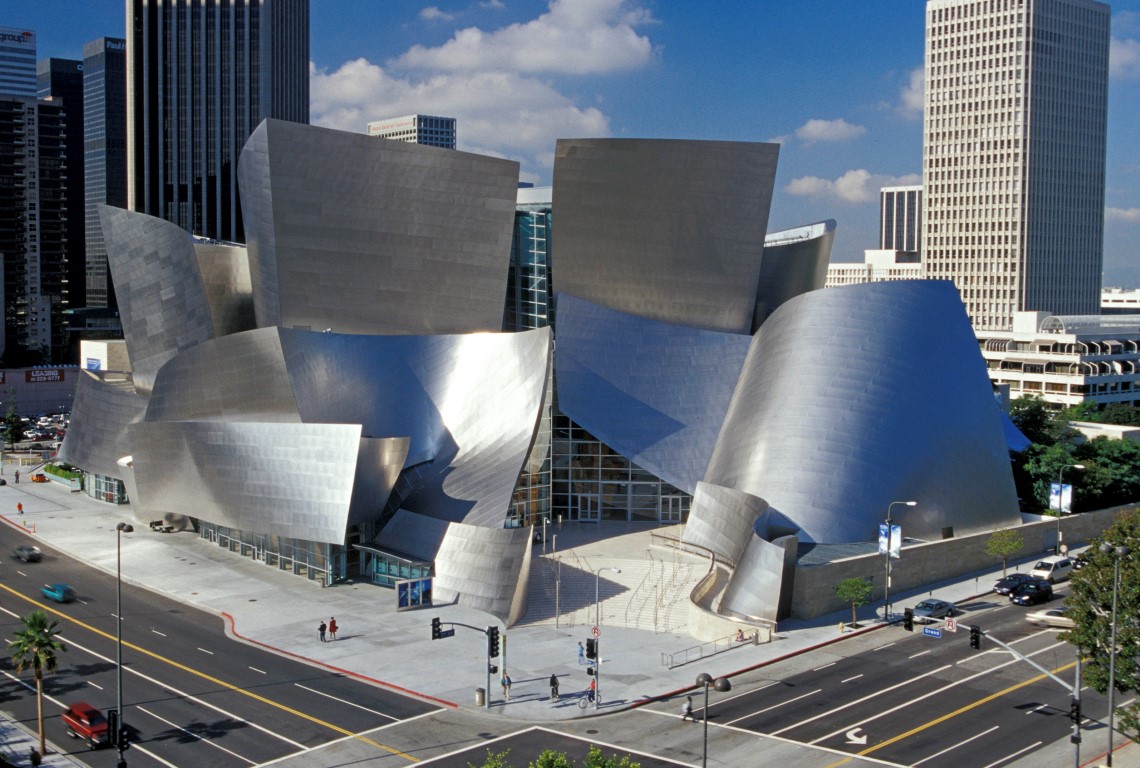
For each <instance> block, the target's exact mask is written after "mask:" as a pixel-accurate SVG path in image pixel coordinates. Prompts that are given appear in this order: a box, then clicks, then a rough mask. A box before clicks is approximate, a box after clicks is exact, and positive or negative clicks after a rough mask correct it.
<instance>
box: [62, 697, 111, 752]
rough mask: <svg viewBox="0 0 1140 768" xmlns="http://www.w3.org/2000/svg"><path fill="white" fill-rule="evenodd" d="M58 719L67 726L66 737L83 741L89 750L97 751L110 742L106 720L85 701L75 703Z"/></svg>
mask: <svg viewBox="0 0 1140 768" xmlns="http://www.w3.org/2000/svg"><path fill="white" fill-rule="evenodd" d="M60 717H62V718H63V722H64V725H66V726H67V735H68V736H70V737H72V738H73V739H84V740H85V741H86V742H87V746H88V747H90V748H91V749H97V748H98V747H101V746H104V745H105V744H108V743H110V741H111V739H110V728H109V726H108V723H107V718H105V717H103V713H102V712H100V711H99V710H97V709H95V707H93V706H91V705H90V704H88V703H87V702H85V701H77V702H75V703H74V704H72V705H71V706H70V707H68V708H67V709H65V710H64V711H63V714H62V715H60Z"/></svg>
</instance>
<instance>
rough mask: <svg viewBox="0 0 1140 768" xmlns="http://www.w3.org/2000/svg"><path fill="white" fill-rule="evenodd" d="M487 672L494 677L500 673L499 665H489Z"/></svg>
mask: <svg viewBox="0 0 1140 768" xmlns="http://www.w3.org/2000/svg"><path fill="white" fill-rule="evenodd" d="M487 672H489V673H490V674H492V675H496V674H498V673H499V665H498V664H488V665H487Z"/></svg>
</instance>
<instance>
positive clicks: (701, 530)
mask: <svg viewBox="0 0 1140 768" xmlns="http://www.w3.org/2000/svg"><path fill="white" fill-rule="evenodd" d="M767 511H768V503H767V502H766V501H764V500H763V499H761V498H757V497H756V496H753V495H751V494H748V493H745V492H744V491H737V490H734V489H732V488H721V487H720V486H716V485H709V484H708V483H697V488H696V492H695V493H694V494H693V504H692V507H691V508H690V509H689V519H688V521H687V522H686V523H685V530H684V531H683V532H682V534H681V540H682V541H684V542H685V543H686V544H697V545H698V546H702V547H704V548H705V549H711V550H712V551H713V552H715V553H716V554H717V555H718V556H720V557H721V558H724V559H726V560H728V561H729V562H730V563H732V564H734V565H735V564H736V563H737V562H739V561H740V557H741V555H742V554H743V553H744V548H745V546H746V545H747V544H748V541H749V540H750V539H751V538H752V535H753V533H754V532H755V529H756V521H757V520H759V519H760V516H761V515H763V514H764V513H765V512H767Z"/></svg>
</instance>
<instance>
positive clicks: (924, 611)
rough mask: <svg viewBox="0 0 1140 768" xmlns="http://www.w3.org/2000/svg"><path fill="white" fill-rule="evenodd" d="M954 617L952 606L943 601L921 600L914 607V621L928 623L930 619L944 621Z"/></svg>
mask: <svg viewBox="0 0 1140 768" xmlns="http://www.w3.org/2000/svg"><path fill="white" fill-rule="evenodd" d="M953 615H954V604H953V603H948V602H946V601H945V600H937V599H934V598H930V599H927V600H923V601H922V602H921V603H919V604H918V605H916V606H915V607H914V620H915V621H920V622H924V623H925V622H928V621H931V620H932V619H944V618H946V617H947V616H953Z"/></svg>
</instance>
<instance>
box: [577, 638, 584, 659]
mask: <svg viewBox="0 0 1140 768" xmlns="http://www.w3.org/2000/svg"><path fill="white" fill-rule="evenodd" d="M578 663H579V664H585V663H586V649H585V648H583V647H582V641H581V640H579V641H578Z"/></svg>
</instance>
